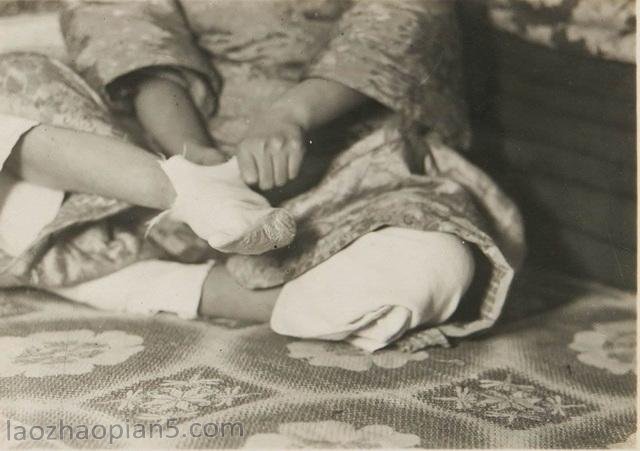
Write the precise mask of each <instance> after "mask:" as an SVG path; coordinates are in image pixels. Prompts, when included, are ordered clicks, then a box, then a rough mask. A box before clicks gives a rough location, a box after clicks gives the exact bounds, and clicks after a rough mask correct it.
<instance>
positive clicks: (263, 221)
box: [160, 156, 296, 255]
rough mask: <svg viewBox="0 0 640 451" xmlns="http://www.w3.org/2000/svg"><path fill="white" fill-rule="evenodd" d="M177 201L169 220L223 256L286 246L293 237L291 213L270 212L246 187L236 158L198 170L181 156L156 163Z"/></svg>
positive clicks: (293, 228)
mask: <svg viewBox="0 0 640 451" xmlns="http://www.w3.org/2000/svg"><path fill="white" fill-rule="evenodd" d="M160 166H161V167H162V170H163V171H164V172H165V174H167V177H169V180H170V181H171V183H172V185H173V187H174V189H175V191H176V193H177V197H176V200H175V203H174V205H173V207H172V208H171V210H170V214H171V216H173V218H174V219H177V220H178V221H182V222H184V223H186V224H188V225H189V226H190V227H191V228H192V229H193V231H194V232H195V233H196V234H197V235H198V236H199V237H201V238H203V239H204V240H206V241H207V242H208V243H209V245H210V246H211V247H213V248H214V249H217V250H219V251H221V252H229V253H237V254H248V255H254V254H262V253H264V252H267V251H270V250H273V249H276V248H279V247H282V246H286V245H287V244H289V243H290V242H291V241H292V240H293V237H294V236H295V231H296V226H295V221H294V220H293V218H292V217H291V215H290V214H289V213H288V212H287V211H286V210H283V209H281V208H273V207H271V206H270V205H269V203H268V202H267V200H266V199H265V198H264V197H262V196H261V195H259V194H258V193H255V192H253V191H251V189H249V187H247V185H245V183H244V182H243V181H242V178H241V177H240V170H239V168H238V163H237V161H236V159H235V158H232V159H230V160H229V161H227V162H226V163H224V164H221V165H218V166H199V165H197V164H193V163H191V162H189V161H187V160H185V159H184V158H183V157H181V156H173V157H171V158H169V159H168V160H166V161H163V162H161V163H160Z"/></svg>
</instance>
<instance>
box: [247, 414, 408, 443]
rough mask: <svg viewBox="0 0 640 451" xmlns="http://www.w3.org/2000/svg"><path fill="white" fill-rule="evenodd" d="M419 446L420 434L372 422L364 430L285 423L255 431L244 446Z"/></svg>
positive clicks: (328, 424)
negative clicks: (274, 430)
mask: <svg viewBox="0 0 640 451" xmlns="http://www.w3.org/2000/svg"><path fill="white" fill-rule="evenodd" d="M418 445H420V437H418V436H417V435H415V434H402V433H400V432H396V431H394V430H393V428H391V427H389V426H386V425H382V424H372V425H370V426H365V427H363V428H362V429H356V428H355V427H354V426H353V425H351V424H348V423H342V422H339V421H319V422H314V423H286V424H282V425H280V426H279V427H278V432H277V433H271V434H256V435H253V436H251V437H249V439H248V440H247V442H246V443H245V448H267V449H269V448H274V449H288V448H323V449H329V448H354V449H368V448H413V447H415V446H418Z"/></svg>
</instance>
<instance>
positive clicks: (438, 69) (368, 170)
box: [0, 0, 524, 350]
mask: <svg viewBox="0 0 640 451" xmlns="http://www.w3.org/2000/svg"><path fill="white" fill-rule="evenodd" d="M61 23H62V30H63V33H64V35H65V39H66V41H67V44H68V47H69V51H70V53H71V56H72V59H73V61H74V64H75V68H74V69H75V71H76V72H77V73H79V75H80V76H81V77H82V78H80V77H79V76H78V74H77V73H74V71H73V70H71V69H69V68H67V67H64V66H62V65H61V64H60V63H56V62H54V61H52V60H50V59H47V58H45V57H42V56H38V55H33V54H31V55H29V54H20V55H16V54H13V55H4V56H0V96H2V100H3V102H2V103H1V105H2V106H1V107H0V108H2V109H3V110H7V111H3V112H5V113H8V114H13V115H18V116H23V117H28V118H33V119H39V120H44V121H46V122H49V123H53V124H57V125H64V126H66V127H70V128H75V129H79V130H83V131H89V132H95V133H101V134H109V135H113V136H118V137H123V138H124V139H135V140H136V141H137V142H142V141H141V139H140V137H139V135H137V134H136V133H135V132H128V133H127V132H125V131H123V130H125V128H123V127H122V126H120V125H119V124H122V123H123V122H126V121H125V120H124V119H125V118H126V114H127V112H128V111H129V107H130V94H131V92H132V89H135V86H134V85H133V84H132V80H135V78H136V75H138V74H140V73H142V72H140V71H143V72H144V71H150V70H151V71H153V70H161V71H166V70H170V71H171V73H172V74H173V75H175V74H176V73H178V74H181V75H182V76H183V77H184V81H185V83H187V84H188V86H189V89H190V92H191V94H192V96H193V97H194V100H195V101H196V103H197V104H198V105H199V106H200V107H201V109H202V112H203V114H206V115H207V116H208V117H209V126H210V130H211V133H212V134H213V136H214V138H215V139H216V142H218V143H219V145H220V146H221V149H222V150H224V151H226V152H228V153H230V154H233V152H234V150H235V145H236V143H237V142H238V141H239V139H240V138H241V136H242V134H243V132H244V130H245V127H246V123H247V119H248V118H249V117H250V116H252V115H253V114H255V113H256V112H258V111H260V109H262V108H264V107H265V106H266V105H268V104H269V103H270V102H271V101H272V100H273V99H275V98H276V97H277V96H279V95H280V94H282V93H283V92H284V91H286V90H287V89H289V88H290V87H291V86H293V85H294V84H295V83H297V82H299V81H300V80H303V79H304V78H305V77H321V78H327V79H331V80H334V81H337V82H340V83H342V84H345V85H347V86H350V87H352V88H354V89H356V90H359V91H361V92H363V93H365V94H367V95H368V96H369V97H371V98H373V99H375V100H377V102H378V106H376V107H374V108H370V109H367V110H365V111H356V112H354V113H353V114H351V115H350V116H349V117H345V118H343V120H341V121H339V123H338V124H333V126H332V127H330V130H319V131H318V132H317V133H315V134H314V136H313V137H310V141H312V143H310V145H309V149H308V150H309V151H308V153H307V155H308V156H307V157H306V160H305V163H304V164H303V168H302V176H301V177H300V178H299V179H300V180H298V181H296V182H295V183H292V184H291V186H288V187H285V189H283V190H274V192H271V193H267V195H268V197H269V198H270V199H271V200H272V202H273V203H276V204H279V205H280V206H281V207H283V208H286V209H287V210H289V211H290V212H291V213H292V215H293V216H294V217H295V219H296V222H297V225H298V235H297V237H296V239H295V240H294V242H293V243H292V244H291V245H290V246H288V247H287V248H285V249H280V250H277V251H274V252H269V253H267V254H264V255H261V256H237V255H233V256H231V257H230V258H229V259H228V260H227V268H228V269H229V270H230V272H231V273H232V274H233V275H234V276H235V277H236V279H237V280H238V281H239V283H241V284H243V285H244V286H246V287H249V288H266V287H273V286H278V285H281V284H283V283H285V282H286V281H288V280H291V279H293V278H295V277H296V276H298V275H300V274H302V273H304V272H305V271H307V270H308V269H310V268H312V267H314V266H316V265H318V264H319V263H321V262H323V261H325V260H326V259H328V258H330V257H331V256H332V255H334V254H335V253H337V252H339V251H340V250H341V249H343V248H344V247H345V246H347V245H349V244H350V243H351V242H353V241H354V240H356V239H358V238H359V237H360V236H362V235H364V234H366V233H368V232H370V231H373V230H376V229H378V228H381V227H385V226H399V227H406V228H413V229H418V230H429V231H441V232H447V233H452V234H455V235H457V236H459V237H460V238H462V239H463V240H465V241H467V242H469V243H472V244H474V245H475V246H476V248H477V249H478V250H479V252H480V253H481V254H482V255H483V256H484V259H483V262H484V263H486V265H485V266H486V267H487V277H486V280H483V283H482V284H481V287H480V290H479V292H478V293H477V296H476V297H475V300H474V301H473V304H474V305H475V306H476V307H477V309H475V311H476V312H477V313H476V314H475V315H474V316H473V317H469V318H465V320H464V321H462V320H461V321H455V322H452V323H450V324H445V325H442V326H440V327H438V328H435V329H427V330H425V331H422V332H420V333H419V334H414V335H410V336H408V337H407V338H406V339H405V340H404V341H403V342H402V343H401V347H402V348H403V349H406V350H415V349H418V348H421V347H424V346H426V345H433V344H446V343H447V339H446V338H445V337H462V336H466V335H469V334H471V333H474V332H477V331H480V330H483V329H486V328H487V327H490V326H491V325H492V324H493V323H494V322H495V321H496V320H497V318H498V316H499V315H500V312H501V310H502V307H503V304H504V302H505V299H506V295H507V291H508V288H509V286H510V283H511V280H512V277H513V274H514V271H515V269H516V268H517V267H518V266H519V264H520V261H521V260H522V257H523V252H524V239H523V230H522V223H521V218H520V214H519V212H518V210H517V208H516V207H515V206H514V205H513V203H512V202H511V201H510V200H509V199H508V198H507V197H506V196H505V195H504V194H503V193H502V191H501V190H500V189H499V188H498V187H497V186H496V185H495V184H494V183H493V182H492V181H491V180H490V179H489V178H488V177H487V176H486V175H485V174H484V173H483V172H481V171H480V170H479V169H478V168H476V167H475V166H473V165H471V164H470V163H469V162H467V161H466V160H465V159H464V158H463V157H462V156H461V155H460V154H458V153H457V152H456V150H454V149H456V148H458V149H462V148H464V146H465V144H466V143H467V141H468V127H467V122H466V118H465V114H464V102H463V101H462V97H461V92H460V90H461V89H460V77H461V74H460V67H459V63H460V61H459V56H460V55H459V42H458V36H457V26H456V22H455V15H454V12H453V5H452V3H451V2H449V1H448V0H447V1H435V0H434V1H417V0H404V1H398V2H396V1H394V2H387V1H383V0H380V1H371V2H343V1H331V0H326V1H275V0H274V1H264V2H254V1H244V0H243V1H216V2H184V3H182V4H179V3H177V2H171V1H165V0H156V1H145V2H109V1H99V2H80V3H78V2H71V4H70V6H69V8H68V9H67V10H65V12H64V13H63V15H62V21H61ZM83 80H86V81H87V83H88V84H86V83H85V82H84V81H83ZM34 93H35V95H34ZM46 96H48V97H50V98H60V99H66V100H65V102H62V103H60V104H58V103H57V102H54V103H52V104H47V103H45V102H43V101H42V99H43V98H44V97H46ZM87 99H92V100H91V101H88V100H87ZM105 105H107V106H109V107H110V110H109V109H107V107H105ZM93 111H98V112H99V114H98V113H94V112H93ZM96 114H97V116H96ZM92 115H93V116H92ZM128 129H129V130H130V128H128ZM316 135H317V136H316ZM136 137H137V138H136ZM149 217H150V212H148V211H143V210H140V209H136V208H129V207H128V206H126V205H123V204H121V203H119V202H115V201H109V200H105V199H101V198H98V197H96V196H85V195H79V194H72V195H70V196H69V199H68V200H67V201H66V203H65V204H64V205H63V209H62V211H61V212H60V215H59V218H57V219H56V220H55V221H54V223H53V224H51V225H50V226H49V227H48V228H47V230H45V231H43V233H42V236H41V239H40V240H39V241H38V243H36V244H35V245H34V246H33V248H32V249H30V250H29V251H27V252H26V253H25V255H23V256H20V257H19V258H18V259H13V260H12V259H10V258H8V257H6V256H5V258H4V259H2V260H3V268H4V272H3V279H2V280H1V282H2V283H3V284H4V285H5V286H6V285H11V286H13V285H28V286H36V287H43V288H46V287H48V286H60V285H72V284H74V283H78V282H80V281H83V280H88V279H91V278H95V277H100V276H101V275H105V274H108V273H110V272H113V271H114V270H116V269H118V268H120V267H123V266H126V265H128V264H130V263H132V262H133V261H136V260H140V259H144V258H152V257H156V258H157V257H165V258H172V259H176V260H178V261H185V262H187V261H188V262H194V261H198V260H201V259H202V258H206V256H207V255H206V254H207V249H206V246H203V243H202V241H201V240H198V239H196V238H195V237H194V236H193V234H191V233H190V231H189V230H185V227H182V226H180V225H177V224H172V223H170V222H168V221H164V222H163V223H161V224H160V226H159V227H157V228H154V229H152V233H151V236H150V239H149V240H145V239H144V237H143V234H142V231H143V230H144V228H145V227H144V224H145V221H146V220H148V219H149ZM2 260H0V261H2ZM472 310H473V308H472Z"/></svg>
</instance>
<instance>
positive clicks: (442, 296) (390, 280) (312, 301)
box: [271, 227, 475, 352]
mask: <svg viewBox="0 0 640 451" xmlns="http://www.w3.org/2000/svg"><path fill="white" fill-rule="evenodd" d="M474 271H475V264H474V259H473V255H472V252H471V249H470V248H469V245H467V244H465V243H463V242H462V240H461V239H459V238H457V237H456V236H454V235H451V234H447V233H440V232H423V231H418V230H410V229H402V228H397V227H387V228H384V229H381V230H378V231H375V232H371V233H368V234H366V235H364V236H362V237H360V238H359V239H357V240H356V241H354V242H353V243H352V244H351V245H349V246H348V247H347V248H345V249H343V250H342V251H340V252H338V253H337V254H336V255H334V256H332V257H331V258H330V259H328V260H326V261H325V262H323V263H321V264H320V265H318V266H316V267H315V268H312V269H311V270H309V271H308V272H306V273H304V274H303V275H301V276H300V277H298V278H296V279H294V280H292V281H290V282H288V283H287V284H286V285H285V286H284V287H283V289H282V292H281V294H280V296H279V298H278V300H277V302H276V306H275V309H274V311H273V315H272V317H271V328H272V329H273V330H274V331H275V332H277V333H279V334H282V335H290V336H294V337H300V338H317V339H324V340H346V341H349V342H351V343H352V344H353V345H355V346H357V347H359V348H362V349H364V350H366V351H369V352H373V351H375V350H377V349H380V348H382V347H384V346H386V345H388V344H390V343H391V342H393V341H394V340H396V339H397V338H399V337H400V336H401V335H402V334H404V333H405V332H406V331H407V330H409V329H412V328H414V327H417V326H420V325H437V324H441V323H443V322H444V321H446V320H447V319H448V318H449V317H450V316H451V315H452V314H453V312H454V311H455V309H456V308H457V306H458V303H459V301H460V298H461V297H462V295H463V294H464V293H465V291H466V290H467V288H468V287H469V285H470V284H471V281H472V279H473V275H474Z"/></svg>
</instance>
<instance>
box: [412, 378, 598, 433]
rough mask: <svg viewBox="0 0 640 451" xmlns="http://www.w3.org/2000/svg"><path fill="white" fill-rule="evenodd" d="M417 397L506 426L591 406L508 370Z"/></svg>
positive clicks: (558, 418)
mask: <svg viewBox="0 0 640 451" xmlns="http://www.w3.org/2000/svg"><path fill="white" fill-rule="evenodd" d="M417 397H418V398H419V399H421V400H424V401H426V402H430V403H433V404H436V405H438V406H441V407H443V408H445V409H449V410H455V411H460V412H467V413H470V414H471V415H473V416H476V417H480V418H483V419H486V420H488V421H491V422H493V423H497V424H499V425H501V426H504V427H507V428H509V429H521V430H524V429H529V428H532V427H536V426H539V425H540V424H545V423H559V422H562V421H565V420H567V419H570V418H572V417H574V416H578V415H583V414H584V413H586V412H588V411H591V410H593V409H592V407H591V406H589V405H588V404H586V403H584V402H580V401H578V400H575V399H574V398H572V397H569V396H567V395H563V394H560V393H556V392H554V391H551V390H548V389H546V388H544V387H541V386H539V385H537V384H535V383H533V382H530V381H528V380H527V379H525V378H524V377H521V376H518V375H515V374H514V373H512V372H510V371H508V370H491V371H487V372H485V373H482V374H481V375H479V376H478V377H477V378H474V379H468V380H465V381H463V382H460V383H456V384H452V385H449V386H446V387H442V388H438V389H436V390H433V391H431V392H423V393H420V394H418V395H417Z"/></svg>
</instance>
